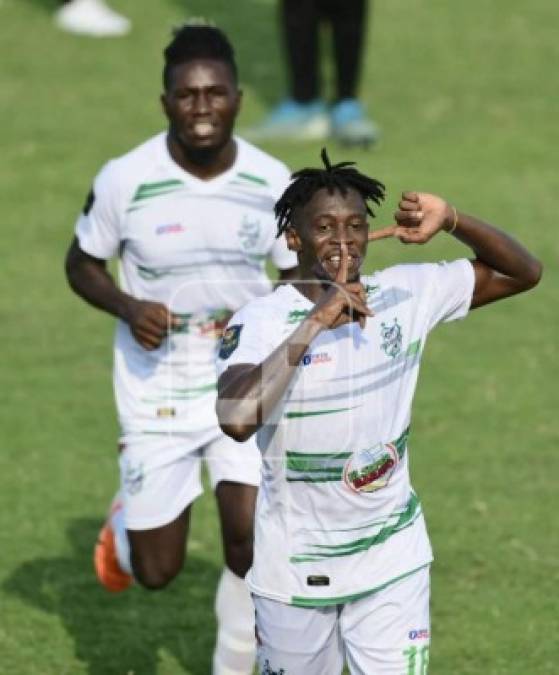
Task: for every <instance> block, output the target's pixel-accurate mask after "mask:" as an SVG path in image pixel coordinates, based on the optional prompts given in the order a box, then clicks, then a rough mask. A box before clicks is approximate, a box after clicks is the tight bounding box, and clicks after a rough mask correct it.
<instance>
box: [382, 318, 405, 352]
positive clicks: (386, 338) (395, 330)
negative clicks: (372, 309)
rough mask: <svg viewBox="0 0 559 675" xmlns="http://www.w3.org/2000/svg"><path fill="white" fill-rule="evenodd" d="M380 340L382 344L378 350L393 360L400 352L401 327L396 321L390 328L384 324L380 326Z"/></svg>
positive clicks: (396, 320) (395, 320)
mask: <svg viewBox="0 0 559 675" xmlns="http://www.w3.org/2000/svg"><path fill="white" fill-rule="evenodd" d="M380 338H381V340H382V343H381V345H380V348H381V349H382V350H383V351H384V353H385V354H386V355H387V356H390V357H391V358H395V357H396V356H398V354H399V353H400V352H401V351H402V327H401V326H400V324H399V323H398V319H396V318H395V319H394V323H393V324H392V325H391V326H390V325H388V324H386V323H384V322H383V323H381V325H380Z"/></svg>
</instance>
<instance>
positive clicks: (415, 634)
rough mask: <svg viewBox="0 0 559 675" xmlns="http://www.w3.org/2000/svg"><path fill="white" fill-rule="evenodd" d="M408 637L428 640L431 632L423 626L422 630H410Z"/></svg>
mask: <svg viewBox="0 0 559 675" xmlns="http://www.w3.org/2000/svg"><path fill="white" fill-rule="evenodd" d="M408 637H409V639H410V640H428V639H429V638H430V637H431V633H430V632H429V630H428V629H427V628H421V629H420V630H410V632H409V633H408Z"/></svg>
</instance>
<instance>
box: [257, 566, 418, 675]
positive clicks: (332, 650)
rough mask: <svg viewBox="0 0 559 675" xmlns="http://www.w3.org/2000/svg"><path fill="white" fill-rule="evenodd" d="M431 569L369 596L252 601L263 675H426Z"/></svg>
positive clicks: (260, 670) (261, 598)
mask: <svg viewBox="0 0 559 675" xmlns="http://www.w3.org/2000/svg"><path fill="white" fill-rule="evenodd" d="M429 592H430V580H429V566H426V567H423V568H422V569H420V570H418V571H417V572H414V573H412V574H410V575H409V576H407V577H404V578H403V579H400V580H399V581H396V582H394V583H393V584H390V585H388V586H386V587H385V588H384V589H382V590H380V591H377V592H376V593H373V594H371V595H368V596H366V597H365V598H361V599H360V600H354V601H351V602H346V603H345V604H343V605H330V606H327V607H310V608H309V607H295V606H293V605H287V604H285V603H281V602H277V601H275V600H269V599H267V598H263V597H262V596H257V595H253V600H254V604H255V607H256V630H257V641H258V672H259V673H260V675H269V674H270V673H278V674H280V675H340V673H341V672H342V669H343V667H344V662H345V663H347V666H348V668H349V672H350V673H351V675H427V670H428V664H429V645H430V613H429Z"/></svg>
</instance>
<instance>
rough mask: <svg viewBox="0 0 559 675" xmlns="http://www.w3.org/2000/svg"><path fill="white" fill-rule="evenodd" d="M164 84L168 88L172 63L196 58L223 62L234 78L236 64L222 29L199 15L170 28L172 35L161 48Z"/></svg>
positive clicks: (173, 64) (175, 64)
mask: <svg viewBox="0 0 559 675" xmlns="http://www.w3.org/2000/svg"><path fill="white" fill-rule="evenodd" d="M163 56H164V58H165V65H164V68H163V85H164V87H165V89H167V88H168V86H169V83H170V79H171V70H172V68H173V67H174V66H177V65H179V64H182V63H187V62H188V61H193V60H195V59H213V60H215V61H222V62H224V63H226V64H227V65H228V66H229V68H230V69H231V74H232V75H233V79H234V80H235V82H237V79H238V73H237V64H236V61H235V52H234V50H233V46H232V45H231V43H230V42H229V39H228V38H227V36H226V35H225V33H224V32H223V31H222V30H220V29H219V28H216V27H215V26H212V25H210V24H208V23H207V22H205V21H204V20H201V19H195V20H191V21H189V22H188V23H186V24H184V25H183V26H181V27H180V28H177V29H175V30H174V31H173V39H172V40H171V42H170V43H169V44H168V45H167V47H166V48H165V49H164V51H163Z"/></svg>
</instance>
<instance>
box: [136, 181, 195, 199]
mask: <svg viewBox="0 0 559 675" xmlns="http://www.w3.org/2000/svg"><path fill="white" fill-rule="evenodd" d="M183 187H184V183H183V182H182V181H181V180H176V179H172V180H163V181H159V182H158V183H142V184H141V185H139V186H138V189H137V190H136V192H135V194H134V197H132V203H134V202H138V201H141V200H144V199H150V198H151V197H159V196H160V195H166V194H168V193H170V192H175V191H176V190H180V189H181V188H183Z"/></svg>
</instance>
